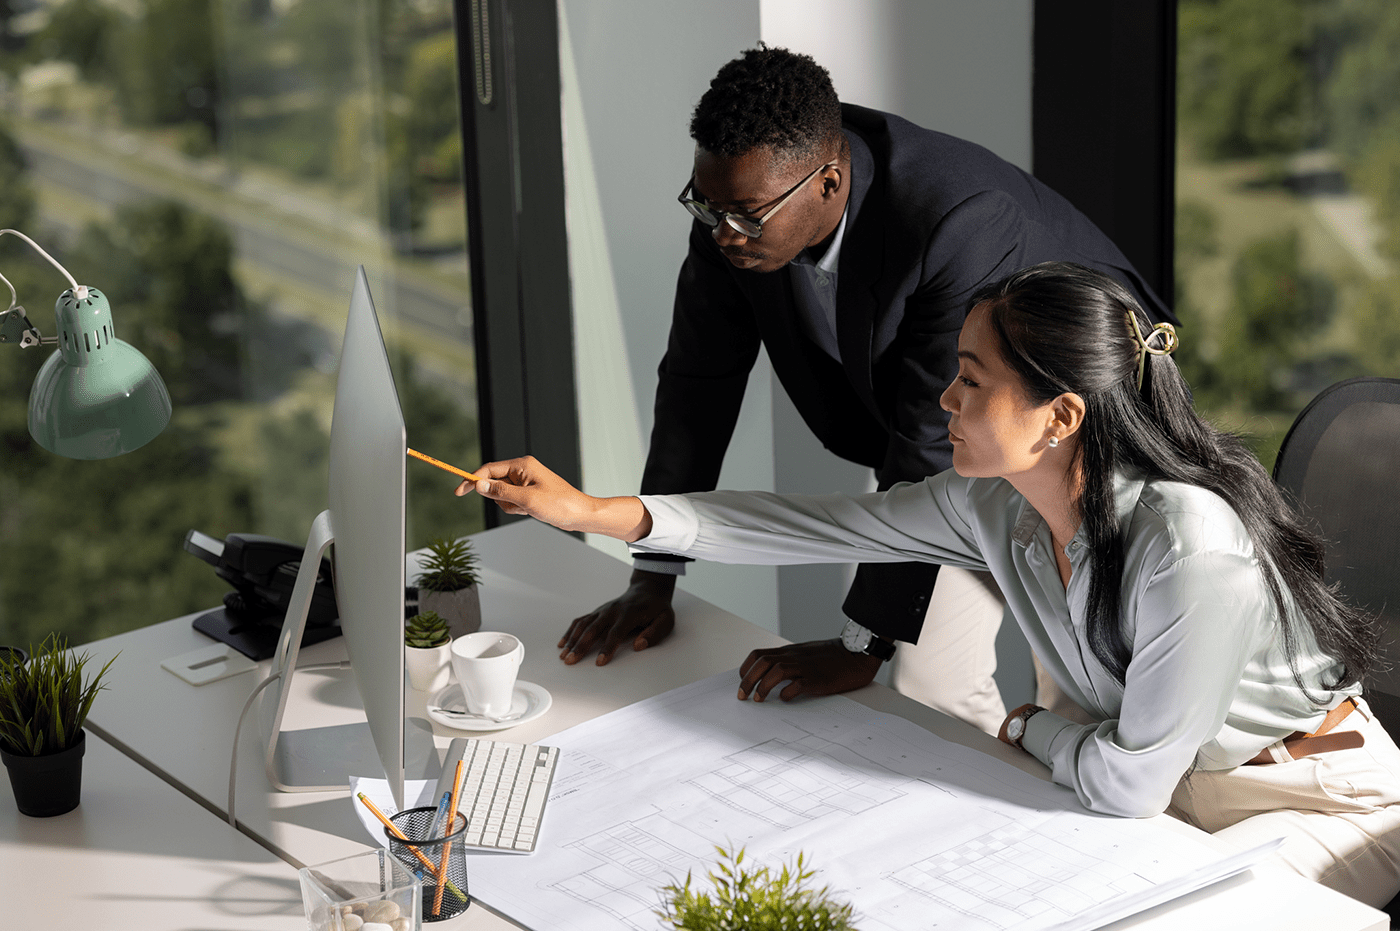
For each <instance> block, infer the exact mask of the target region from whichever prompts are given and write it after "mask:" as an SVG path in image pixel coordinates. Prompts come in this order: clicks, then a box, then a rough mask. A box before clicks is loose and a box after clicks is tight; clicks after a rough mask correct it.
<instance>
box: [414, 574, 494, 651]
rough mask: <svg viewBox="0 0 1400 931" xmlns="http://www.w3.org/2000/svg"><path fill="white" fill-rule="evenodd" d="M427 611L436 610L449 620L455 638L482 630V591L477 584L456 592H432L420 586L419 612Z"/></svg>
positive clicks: (448, 626)
mask: <svg viewBox="0 0 1400 931" xmlns="http://www.w3.org/2000/svg"><path fill="white" fill-rule="evenodd" d="M426 611H436V612H437V613H438V614H439V615H441V616H442V618H443V620H445V621H447V628H448V630H449V631H451V633H452V639H453V640H456V639H457V638H458V637H465V636H466V635H467V634H474V633H476V632H477V631H478V630H481V593H480V592H479V591H477V586H475V585H471V586H468V587H467V588H459V589H458V590H457V591H455V592H430V591H428V590H427V589H422V588H420V589H419V590H418V612H419V613H420V614H422V613H423V612H426Z"/></svg>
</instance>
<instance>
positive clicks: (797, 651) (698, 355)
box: [559, 48, 1171, 732]
mask: <svg viewBox="0 0 1400 931" xmlns="http://www.w3.org/2000/svg"><path fill="white" fill-rule="evenodd" d="M690 128H691V135H692V137H693V138H694V139H695V141H696V152H695V165H694V173H693V175H692V178H691V182H690V183H689V184H688V185H686V188H685V190H684V191H683V192H682V194H681V197H680V200H681V203H682V204H683V205H684V206H685V207H686V209H687V210H689V211H690V213H691V214H692V215H693V217H694V223H693V224H692V228H691V234H690V248H689V254H688V255H687V257H686V260H685V263H684V264H683V265H682V267H681V273H680V280H679V282H678V284H677V287H676V302H675V310H674V316H673V318H672V324H671V334H670V340H669V344H668V348H667V351H666V355H665V358H664V359H663V360H662V362H661V367H660V383H659V385H658V387H657V395H656V408H655V415H656V416H655V425H654V428H653V431H652V437H651V448H650V452H649V455H648V457H647V464H646V470H645V473H644V475H643V479H642V492H643V493H647V494H661V493H672V492H686V491H700V490H708V489H712V488H714V487H715V483H716V481H717V480H718V476H719V471H720V465H721V462H722V459H723V456H724V452H725V449H726V447H727V445H728V443H729V440H730V437H731V434H732V432H733V429H734V424H735V421H736V419H737V417H738V413H739V407H740V403H741V401H742V399H743V394H744V387H745V384H746V382H747V380H748V375H749V370H750V368H751V367H752V365H753V363H754V360H755V359H756V357H757V354H758V350H759V346H760V344H762V345H763V346H764V347H765V348H766V349H767V352H768V356H769V358H770V360H771V361H772V365H773V370H774V372H775V373H776V374H777V376H778V378H779V380H780V381H781V382H782V384H783V387H784V388H785V389H786V390H787V392H788V395H789V396H790V397H791V398H792V400H793V403H794V404H795V405H796V407H797V409H798V411H799V412H800V413H801V415H802V417H803V419H804V421H805V422H806V424H807V425H808V427H809V428H810V429H811V430H812V432H813V433H814V434H816V436H817V437H818V438H819V439H820V440H821V441H822V443H823V445H824V446H826V448H827V449H829V450H831V451H832V452H833V453H835V454H836V455H838V456H841V457H842V458H845V459H848V460H851V461H853V462H858V463H862V464H865V465H868V466H870V467H872V468H873V469H874V470H875V475H876V477H877V479H878V481H879V487H880V488H882V489H883V488H888V487H889V486H890V485H892V484H894V483H896V482H902V481H918V480H920V479H922V478H923V477H925V476H927V475H931V474H934V473H937V472H940V471H942V470H943V469H946V468H949V466H950V464H951V455H952V452H951V445H950V443H949V441H948V433H947V414H946V412H944V411H943V410H942V409H941V408H940V407H939V403H938V399H939V396H940V394H942V392H943V389H944V388H945V387H947V385H948V383H949V381H950V380H951V379H952V378H953V377H954V376H955V375H956V373H957V369H958V363H957V339H958V332H959V330H960V329H961V327H962V323H963V319H964V317H965V316H966V313H967V311H968V309H969V308H968V307H967V299H968V295H970V294H971V293H972V292H973V291H974V290H975V289H976V288H977V287H978V286H980V285H982V284H984V283H986V282H988V281H990V280H993V279H996V278H1000V277H1002V276H1003V275H1006V274H1008V273H1010V272H1012V271H1014V270H1016V269H1019V268H1022V267H1024V266H1027V265H1031V264H1034V263H1036V262H1042V261H1047V260H1052V259H1053V260H1067V261H1074V262H1080V263H1082V264H1085V265H1089V266H1092V267H1094V268H1098V269H1100V270H1102V271H1105V272H1107V273H1109V274H1111V275H1113V276H1114V277H1116V278H1118V279H1119V280H1121V281H1123V282H1124V283H1125V284H1127V285H1129V286H1130V287H1131V288H1132V289H1133V290H1134V291H1135V292H1136V294H1137V295H1138V297H1139V298H1140V299H1141V300H1142V302H1143V305H1144V306H1145V307H1146V308H1147V309H1148V312H1149V314H1151V315H1153V316H1154V317H1156V318H1157V319H1162V320H1170V319H1171V315H1170V312H1169V311H1168V310H1167V309H1166V307H1165V306H1164V305H1163V304H1162V302H1161V301H1160V300H1159V299H1158V298H1157V297H1156V295H1154V294H1153V293H1152V292H1151V289H1150V288H1148V287H1147V286H1146V284H1145V283H1144V282H1143V281H1142V280H1141V278H1140V277H1139V276H1138V274H1137V273H1136V272H1135V271H1134V270H1133V268H1132V265H1131V264H1130V263H1129V262H1128V260H1127V259H1126V258H1125V257H1124V256H1123V255H1122V253H1121V252H1119V250H1118V249H1117V247H1115V246H1114V245H1113V243H1112V242H1110V241H1109V239H1108V238H1107V237H1106V236H1105V235H1104V234H1103V233H1102V232H1100V231H1099V230H1098V228H1097V227H1095V226H1094V225H1093V223H1091V222H1090V221H1089V220H1088V218H1086V217H1085V216H1084V215H1082V214H1081V213H1079V212H1078V211H1077V210H1076V209H1075V208H1074V207H1073V206H1071V205H1070V204H1069V202H1068V201H1066V200H1065V199H1064V198H1062V197H1060V196H1059V195H1058V194H1056V193H1055V192H1053V191H1051V190H1050V189H1049V188H1047V187H1045V186H1044V185H1042V184H1040V183H1039V182H1037V181H1036V180H1035V179H1034V178H1032V177H1031V176H1030V175H1028V174H1026V173H1025V172H1023V171H1021V170H1020V169H1018V168H1016V167H1015V166H1013V165H1011V164H1009V163H1007V162H1005V161H1003V160H1002V159H1000V158H998V157H997V156H995V155H993V154H992V153H991V152H988V151H987V150H985V149H983V148H981V147H980V146H977V145H974V144H972V143H969V142H965V141H962V140H960V139H955V138H953V137H951V136H947V135H944V134H941V133H936V132H931V131H928V130H925V129H922V128H920V127H918V126H915V125H913V124H912V123H909V122H907V121H905V120H902V119H900V118H899V117H896V116H892V115H889V114H885V113H880V112H877V111H874V110H868V109H865V108H862V107H856V106H851V105H842V104H841V103H840V102H839V101H838V99H837V97H836V93H835V90H834V89H833V88H832V86H831V81H830V77H829V76H828V74H827V72H826V70H825V69H824V68H822V67H821V66H820V65H818V64H816V62H814V61H813V60H812V59H811V58H810V57H808V56H805V55H798V54H794V53H792V52H789V51H786V50H784V49H776V48H760V49H754V50H750V51H748V52H746V53H744V55H742V56H741V57H740V58H737V59H735V60H734V61H732V62H730V63H728V64H727V65H725V66H724V67H723V68H721V69H720V71H719V73H718V74H717V75H716V77H715V79H714V80H713V81H712V82H711V85H710V89H709V91H707V92H706V93H705V95H704V96H703V97H702V98H701V100H700V103H699V104H698V105H697V107H696V109H695V114H694V118H693V119H692V122H691V127H690ZM682 567H683V563H682V562H678V561H677V562H670V561H667V560H665V559H664V558H663V557H655V556H651V557H647V558H645V559H640V558H639V559H638V560H637V563H636V564H635V565H634V572H633V575H632V581H631V584H630V586H629V588H628V590H627V592H625V593H624V594H623V595H622V596H621V597H619V598H618V599H616V600H615V601H612V602H609V603H608V604H606V605H603V606H602V607H600V608H599V609H597V610H596V611H595V612H593V613H592V614H589V615H586V616H584V617H581V618H578V619H576V620H575V621H574V622H573V624H572V625H571V626H570V628H569V630H568V631H567V632H566V634H565V636H564V637H563V638H562V639H561V640H560V642H559V646H560V648H561V650H562V653H561V657H562V658H563V659H564V661H565V662H567V663H574V662H577V661H578V660H580V659H582V658H583V657H585V656H587V655H589V653H591V652H592V650H593V649H595V648H596V649H597V650H598V659H597V663H598V665H605V664H606V663H607V662H608V660H609V659H610V658H611V656H612V655H613V653H614V652H615V651H616V649H617V648H618V647H619V646H620V645H621V643H622V642H623V641H625V640H627V639H631V640H632V644H633V648H634V649H637V650H641V649H644V648H645V647H647V646H648V645H651V644H654V643H657V642H658V641H659V640H661V639H662V638H664V637H665V636H667V635H668V634H669V633H670V632H671V630H672V628H673V625H674V615H673V614H672V612H671V608H670V601H671V594H672V591H673V588H674V584H675V575H676V574H678V573H679V572H681V571H683V569H682ZM958 572H961V570H950V569H946V568H945V569H943V570H942V573H943V575H945V576H947V575H949V574H950V573H958ZM938 575H939V570H938V567H936V566H930V565H927V564H906V565H862V566H860V567H859V568H858V569H857V572H856V579H855V583H854V585H853V586H852V588H851V591H850V594H849V595H848V596H847V598H846V601H845V603H844V605H843V610H844V612H845V614H846V616H847V617H848V618H849V619H850V622H849V623H848V624H847V626H846V629H845V630H844V631H843V634H842V638H841V639H839V640H830V641H820V642H818V643H814V644H796V645H793V646H790V647H783V648H779V649H777V650H773V651H760V653H759V654H755V655H753V656H750V657H749V659H748V661H747V662H746V663H745V665H744V679H743V683H742V685H741V693H742V694H749V693H750V692H752V693H753V694H754V695H755V697H756V698H760V699H761V698H763V697H766V695H767V693H768V691H769V690H770V689H771V688H773V687H774V686H775V685H776V684H778V683H779V682H782V681H790V682H791V684H790V685H789V686H788V687H787V688H786V689H785V690H784V691H783V693H782V697H784V698H791V697H793V696H794V695H796V694H801V693H804V692H805V693H808V694H813V693H830V692H836V691H845V690H848V689H851V688H857V687H859V686H861V685H864V684H866V683H867V682H869V681H870V680H871V679H872V678H873V677H874V675H875V673H876V672H877V671H878V669H879V666H880V663H881V661H882V660H884V659H888V658H890V656H891V655H892V654H893V652H894V643H895V641H906V642H908V643H911V644H912V643H914V642H915V641H920V631H921V629H923V630H924V633H925V637H924V641H928V642H929V643H932V644H933V645H934V646H933V647H932V649H931V650H930V649H922V648H924V647H925V646H926V644H925V642H924V641H920V646H921V649H922V652H923V653H924V654H929V653H931V654H932V655H922V656H921V657H920V661H919V665H920V667H922V669H921V672H919V673H918V674H916V675H915V677H914V678H915V679H922V680H923V681H924V683H925V684H926V687H921V688H920V689H914V691H915V692H916V693H917V692H919V691H921V690H923V691H929V690H931V691H932V692H933V693H934V694H933V696H932V698H930V696H929V695H926V694H915V697H917V698H920V699H922V700H925V701H928V702H929V703H930V704H933V705H934V706H935V707H939V708H940V709H941V710H944V711H948V712H949V713H952V714H955V715H957V716H959V717H963V718H964V719H966V720H969V721H972V722H973V723H975V724H978V725H979V726H982V727H984V728H987V727H990V728H991V729H992V730H993V732H995V728H996V727H997V726H999V725H1000V723H1001V720H1002V717H1003V714H1004V713H1003V711H1002V709H1001V703H1000V697H999V695H997V694H996V686H995V683H994V682H992V681H991V670H992V669H994V668H995V653H994V648H993V641H994V638H995V633H996V629H997V625H999V623H1000V620H1001V611H1000V608H999V607H997V602H996V600H995V598H993V599H992V600H991V601H987V600H986V599H982V601H983V602H984V604H983V605H982V606H981V607H975V608H973V609H972V612H971V614H972V615H973V616H972V617H970V619H969V618H966V617H965V618H963V619H962V621H961V622H960V624H961V626H960V627H958V629H957V630H956V631H955V632H954V633H953V634H952V635H951V636H952V637H953V640H956V641H958V642H970V643H973V644H974V646H975V649H974V650H973V651H972V652H973V653H976V654H977V655H978V656H980V657H981V659H976V660H974V659H969V658H967V657H968V656H971V655H972V653H969V654H967V656H964V657H962V658H959V657H958V656H957V655H955V654H956V653H957V649H958V648H955V647H954V646H953V645H952V644H951V642H949V641H945V642H942V643H940V642H939V641H938V640H937V639H936V637H934V638H932V639H931V638H930V634H931V631H930V630H929V627H937V628H938V630H939V631H942V630H943V629H944V628H945V627H948V626H950V625H951V622H949V623H945V622H944V621H943V620H941V619H940V618H939V617H938V613H939V604H938V602H939V601H940V600H943V601H951V600H953V599H955V598H956V597H957V596H955V595H953V594H950V595H948V596H947V597H946V598H942V599H940V597H939V596H935V598H934V602H935V603H934V604H933V605H932V607H930V593H931V592H932V591H933V589H934V584H935V578H936V577H937V576H938ZM968 584H971V585H972V587H973V588H976V586H977V584H979V583H977V582H975V581H973V582H971V583H968ZM941 585H942V583H941V582H940V586H941ZM974 600H976V599H974ZM926 612H927V613H928V614H929V615H930V617H931V618H933V620H931V621H930V624H929V625H928V627H925V625H924V620H925V614H926ZM951 626H958V625H951ZM964 628H965V629H964ZM969 638H970V639H969ZM901 652H902V653H903V654H904V655H903V656H901V661H902V662H903V661H904V660H905V657H907V655H908V648H902V649H901ZM988 661H989V662H990V665H988ZM969 666H980V667H981V668H976V669H970V668H968V667H969ZM897 669H898V667H897ZM899 680H900V677H899V676H898V675H897V676H896V679H895V684H896V686H897V687H900V681H899ZM928 683H932V685H928ZM945 686H946V687H945ZM988 689H990V692H988ZM964 693H967V694H981V695H982V696H983V698H982V699H978V701H980V702H981V703H982V704H983V705H985V706H986V707H981V708H969V707H962V706H960V703H959V700H957V698H956V696H957V695H960V694H964ZM947 695H951V696H953V697H951V698H950V697H946V696H947ZM983 699H985V700H983Z"/></svg>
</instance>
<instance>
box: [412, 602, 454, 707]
mask: <svg viewBox="0 0 1400 931" xmlns="http://www.w3.org/2000/svg"><path fill="white" fill-rule="evenodd" d="M403 642H404V668H405V669H406V670H407V671H408V684H409V685H411V686H413V688H415V689H417V690H418V691H420V692H436V691H437V690H438V689H441V688H443V687H444V686H446V685H447V681H448V677H449V676H450V675H451V670H452V665H451V664H452V634H451V632H450V631H449V630H448V627H447V621H446V619H444V618H443V617H442V616H441V615H440V614H438V613H437V612H436V611H423V612H421V613H419V614H416V615H414V616H413V617H411V618H409V619H408V623H407V624H405V625H404V629H403Z"/></svg>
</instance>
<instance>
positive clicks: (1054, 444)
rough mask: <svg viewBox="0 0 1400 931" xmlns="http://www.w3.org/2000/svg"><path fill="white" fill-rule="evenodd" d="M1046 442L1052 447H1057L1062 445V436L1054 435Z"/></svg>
mask: <svg viewBox="0 0 1400 931" xmlns="http://www.w3.org/2000/svg"><path fill="white" fill-rule="evenodd" d="M1045 442H1047V443H1049V444H1050V448H1051V449H1054V448H1055V447H1057V446H1059V445H1060V438H1059V437H1058V436H1054V435H1052V436H1051V437H1050V439H1048V440H1046V441H1045Z"/></svg>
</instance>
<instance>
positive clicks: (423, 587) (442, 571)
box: [418, 537, 480, 592]
mask: <svg viewBox="0 0 1400 931" xmlns="http://www.w3.org/2000/svg"><path fill="white" fill-rule="evenodd" d="M479 572H480V570H479V569H478V567H477V556H476V552H475V551H474V550H473V549H472V544H471V541H470V540H466V539H461V540H452V539H448V538H447V537H438V538H437V539H435V540H433V542H431V543H429V544H428V555H427V556H425V557H423V574H422V575H421V576H419V578H418V589H419V591H425V592H455V591H459V590H460V589H463V588H470V587H471V586H473V585H475V584H476V583H477V581H478V576H479Z"/></svg>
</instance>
